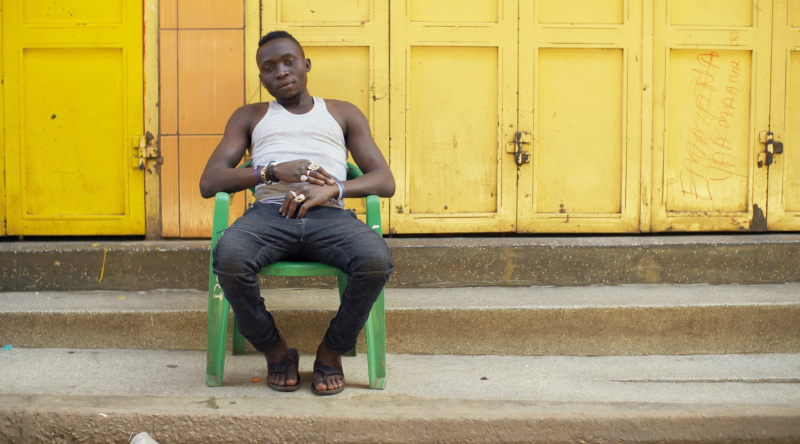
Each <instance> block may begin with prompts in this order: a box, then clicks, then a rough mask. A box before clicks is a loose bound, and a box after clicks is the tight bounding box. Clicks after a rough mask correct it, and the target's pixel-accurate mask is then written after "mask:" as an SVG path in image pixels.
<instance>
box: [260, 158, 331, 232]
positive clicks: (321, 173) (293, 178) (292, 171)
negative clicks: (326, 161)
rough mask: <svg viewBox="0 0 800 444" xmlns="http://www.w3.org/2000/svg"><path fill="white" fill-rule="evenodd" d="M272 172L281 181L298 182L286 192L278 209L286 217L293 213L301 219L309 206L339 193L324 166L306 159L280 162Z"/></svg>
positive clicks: (321, 202) (327, 199) (323, 201)
mask: <svg viewBox="0 0 800 444" xmlns="http://www.w3.org/2000/svg"><path fill="white" fill-rule="evenodd" d="M273 174H274V176H275V178H276V179H278V180H279V181H281V182H290V183H300V185H298V186H296V187H295V188H294V189H293V190H292V191H290V192H289V193H287V194H286V197H284V199H283V203H282V204H281V207H280V209H279V210H278V212H280V213H281V215H282V216H284V217H286V218H287V219H290V218H291V217H292V216H293V215H295V213H297V214H296V216H295V217H296V218H297V219H301V218H302V217H303V216H305V214H306V211H308V209H309V208H311V207H315V206H317V205H320V204H323V203H325V202H328V201H329V200H331V199H335V198H336V196H338V194H339V187H337V186H336V182H335V181H336V179H334V178H333V176H331V175H330V173H328V172H327V171H325V168H323V167H321V166H319V165H316V164H314V163H313V162H311V161H309V160H306V159H298V160H292V161H290V162H281V163H279V164H277V165H275V169H274V172H273Z"/></svg>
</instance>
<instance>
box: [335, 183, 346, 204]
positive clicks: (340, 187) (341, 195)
mask: <svg viewBox="0 0 800 444" xmlns="http://www.w3.org/2000/svg"><path fill="white" fill-rule="evenodd" d="M335 183H336V185H337V186H339V197H337V198H336V201H337V202H339V201H341V200H342V199H344V184H343V183H342V182H340V181H338V180H337V181H336V182H335Z"/></svg>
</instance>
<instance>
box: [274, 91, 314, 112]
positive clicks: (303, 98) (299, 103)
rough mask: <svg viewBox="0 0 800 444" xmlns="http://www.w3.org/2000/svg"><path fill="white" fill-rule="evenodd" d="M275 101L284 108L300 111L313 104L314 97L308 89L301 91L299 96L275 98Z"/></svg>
mask: <svg viewBox="0 0 800 444" xmlns="http://www.w3.org/2000/svg"><path fill="white" fill-rule="evenodd" d="M276 101H277V102H278V103H279V104H280V105H281V106H283V107H284V108H286V110H287V111H300V112H302V111H305V110H307V109H308V108H309V107H311V106H314V98H313V97H312V96H311V94H310V93H309V92H308V91H303V93H302V94H300V95H299V96H297V97H293V98H291V99H288V100H280V99H276Z"/></svg>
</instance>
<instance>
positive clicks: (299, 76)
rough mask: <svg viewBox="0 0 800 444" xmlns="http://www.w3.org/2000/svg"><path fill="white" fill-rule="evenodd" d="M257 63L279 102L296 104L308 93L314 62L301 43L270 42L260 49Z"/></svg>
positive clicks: (262, 81) (282, 39)
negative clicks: (307, 87) (297, 99)
mask: <svg viewBox="0 0 800 444" xmlns="http://www.w3.org/2000/svg"><path fill="white" fill-rule="evenodd" d="M256 61H257V62H258V69H259V72H260V77H261V83H262V84H263V85H264V87H265V88H267V91H269V93H270V94H272V96H273V97H275V98H276V99H279V100H292V99H295V98H297V97H299V96H300V95H301V94H303V92H304V91H305V90H306V84H307V83H308V78H307V77H306V73H307V72H308V71H309V70H311V61H310V60H309V59H306V58H305V57H304V54H303V49H302V48H301V47H300V45H298V44H297V43H295V42H293V41H291V40H289V39H285V38H280V39H275V40H270V41H269V42H267V43H264V44H263V45H262V46H261V47H260V48H258V52H257V53H256Z"/></svg>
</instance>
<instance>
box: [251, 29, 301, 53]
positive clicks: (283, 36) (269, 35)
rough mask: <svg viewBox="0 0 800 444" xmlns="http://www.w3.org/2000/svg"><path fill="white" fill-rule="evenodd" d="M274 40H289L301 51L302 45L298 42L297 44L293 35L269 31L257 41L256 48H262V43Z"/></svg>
mask: <svg viewBox="0 0 800 444" xmlns="http://www.w3.org/2000/svg"><path fill="white" fill-rule="evenodd" d="M275 39H289V40H291V41H293V42H295V43H297V46H299V47H300V49H301V50H302V49H303V45H301V44H300V42H298V41H297V39H296V38H294V36H293V35H291V34H289V33H288V32H286V31H270V32H268V33H267V34H266V35H264V37H261V40H259V41H258V47H259V48H260V47H262V46H264V43H267V42H269V41H270V40H275ZM304 52H305V51H304Z"/></svg>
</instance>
